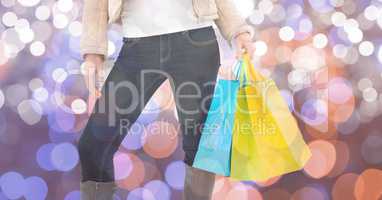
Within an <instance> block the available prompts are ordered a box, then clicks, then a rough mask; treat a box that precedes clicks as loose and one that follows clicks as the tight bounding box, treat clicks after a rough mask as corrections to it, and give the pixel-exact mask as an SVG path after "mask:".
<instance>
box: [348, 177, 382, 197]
mask: <svg viewBox="0 0 382 200" xmlns="http://www.w3.org/2000/svg"><path fill="white" fill-rule="evenodd" d="M354 195H355V197H356V198H357V199H360V200H361V199H362V200H377V199H380V198H382V170H379V169H367V170H365V171H363V172H362V174H361V175H360V176H359V177H358V179H357V181H356V183H355V190H354Z"/></svg>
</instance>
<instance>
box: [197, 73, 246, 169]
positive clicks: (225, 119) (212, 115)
mask: <svg viewBox="0 0 382 200" xmlns="http://www.w3.org/2000/svg"><path fill="white" fill-rule="evenodd" d="M238 88H239V81H238V80H226V79H218V81H217V84H216V86H215V91H214V94H213V97H212V100H211V105H210V108H209V111H208V114H207V118H206V121H205V123H204V125H203V127H202V132H201V138H200V141H199V146H198V150H197V152H196V156H195V159H194V162H193V167H195V168H199V169H203V170H205V171H209V172H212V173H215V174H218V175H222V176H229V174H230V165H231V159H230V157H231V144H232V128H233V117H234V113H235V106H236V94H237V90H238Z"/></svg>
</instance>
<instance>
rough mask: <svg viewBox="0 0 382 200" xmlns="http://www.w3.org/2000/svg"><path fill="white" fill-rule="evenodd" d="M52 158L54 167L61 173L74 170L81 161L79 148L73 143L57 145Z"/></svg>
mask: <svg viewBox="0 0 382 200" xmlns="http://www.w3.org/2000/svg"><path fill="white" fill-rule="evenodd" d="M50 156H51V159H52V163H53V165H54V167H55V168H56V169H57V170H59V171H70V170H72V169H73V168H74V167H75V166H76V165H77V163H78V160H79V155H78V151H77V148H76V147H75V146H74V145H73V144H71V143H61V144H58V145H56V146H55V147H54V148H53V150H52V152H51V154H50Z"/></svg>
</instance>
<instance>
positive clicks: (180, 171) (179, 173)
mask: <svg viewBox="0 0 382 200" xmlns="http://www.w3.org/2000/svg"><path fill="white" fill-rule="evenodd" d="M185 174H186V168H185V164H184V162H183V161H174V162H172V163H170V164H169V165H168V166H167V168H166V172H165V179H166V182H167V184H169V185H170V186H171V187H172V188H174V189H177V190H182V189H183V186H184V178H185Z"/></svg>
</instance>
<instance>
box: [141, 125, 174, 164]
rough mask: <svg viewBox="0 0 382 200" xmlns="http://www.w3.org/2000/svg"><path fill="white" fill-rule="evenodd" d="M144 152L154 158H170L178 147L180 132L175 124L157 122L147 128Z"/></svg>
mask: <svg viewBox="0 0 382 200" xmlns="http://www.w3.org/2000/svg"><path fill="white" fill-rule="evenodd" d="M143 140H144V145H143V150H144V151H145V152H146V153H147V154H148V155H150V156H151V157H153V158H166V157H169V156H170V155H171V154H172V153H173V152H174V151H175V149H176V147H177V145H178V130H177V129H176V127H175V126H174V124H172V123H169V122H166V121H155V122H153V123H151V124H149V125H148V126H147V135H145V136H144V139H143Z"/></svg>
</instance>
